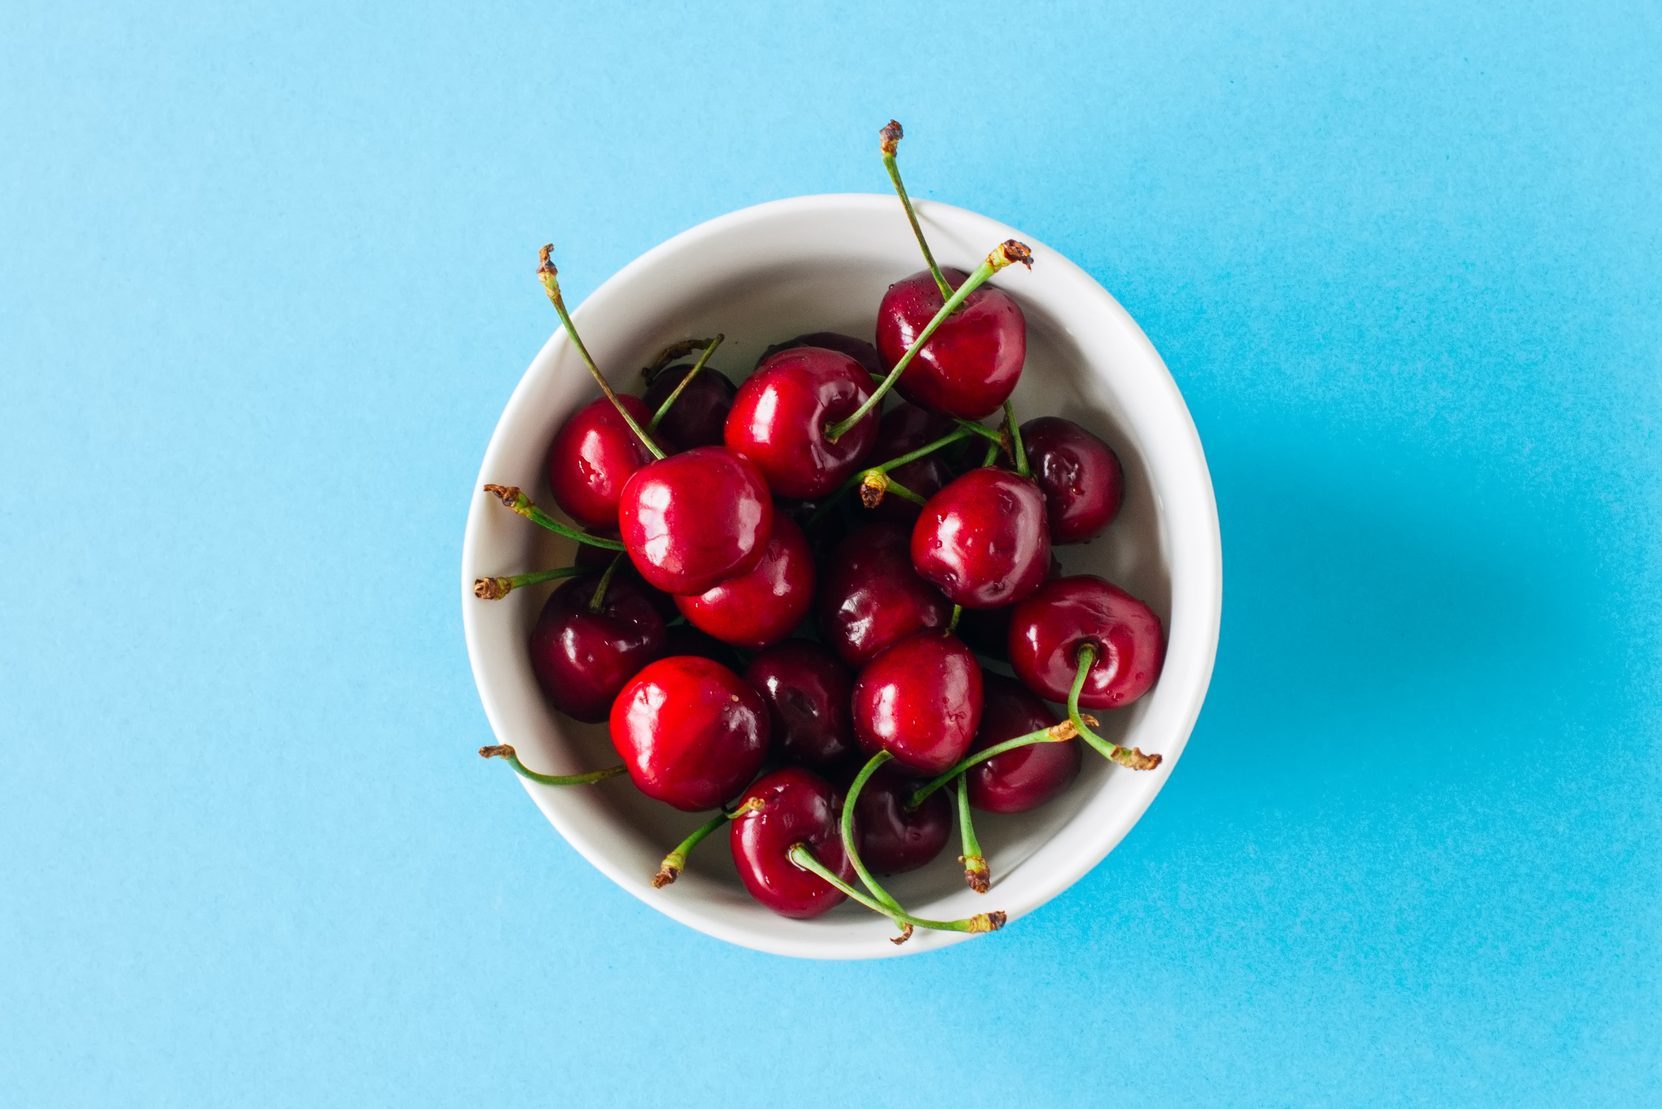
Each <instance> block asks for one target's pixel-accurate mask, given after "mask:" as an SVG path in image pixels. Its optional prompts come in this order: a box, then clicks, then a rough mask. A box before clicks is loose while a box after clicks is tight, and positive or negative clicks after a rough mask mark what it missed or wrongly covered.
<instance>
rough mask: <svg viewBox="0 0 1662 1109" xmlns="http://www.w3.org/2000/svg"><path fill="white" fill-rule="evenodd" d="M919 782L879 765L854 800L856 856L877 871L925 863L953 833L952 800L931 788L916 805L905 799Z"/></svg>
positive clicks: (899, 871) (893, 767)
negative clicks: (857, 849) (858, 849)
mask: <svg viewBox="0 0 1662 1109" xmlns="http://www.w3.org/2000/svg"><path fill="white" fill-rule="evenodd" d="M920 784H921V783H920V782H919V781H918V780H917V779H916V778H913V777H910V776H909V775H907V774H906V773H905V772H904V771H903V770H901V769H899V767H898V766H897V765H895V764H892V763H891V764H889V765H887V766H884V767H883V768H882V769H880V770H878V771H877V773H876V774H874V775H872V777H871V778H870V780H868V781H867V782H866V785H865V788H864V789H862V790H861V791H860V796H859V798H858V799H857V800H856V801H855V803H854V834H855V835H856V837H858V842H859V845H860V857H861V858H863V859H864V860H865V862H866V865H867V866H869V867H871V869H872V871H873V872H874V873H876V874H904V873H905V872H906V871H909V870H917V869H918V868H919V867H922V866H927V865H928V864H929V863H930V862H932V861H933V860H934V858H935V856H936V855H939V854H940V853H941V848H943V847H945V846H946V843H947V840H949V839H951V838H952V805H951V803H950V802H949V801H947V799H946V794H945V793H934V794H931V795H930V796H929V797H927V798H925V799H924V801H923V803H922V804H921V805H918V806H917V807H916V808H909V807H908V806H907V801H908V800H909V799H910V798H911V796H912V794H913V793H914V792H915V791H916V790H917V788H918V786H919V785H920Z"/></svg>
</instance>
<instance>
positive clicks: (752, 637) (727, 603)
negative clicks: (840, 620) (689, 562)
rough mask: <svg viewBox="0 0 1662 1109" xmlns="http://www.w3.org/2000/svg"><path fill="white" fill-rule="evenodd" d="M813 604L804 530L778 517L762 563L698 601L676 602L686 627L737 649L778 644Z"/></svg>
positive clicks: (811, 561) (809, 554)
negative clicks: (709, 635)
mask: <svg viewBox="0 0 1662 1109" xmlns="http://www.w3.org/2000/svg"><path fill="white" fill-rule="evenodd" d="M813 602H814V556H813V552H811V551H809V550H808V541H807V540H806V539H804V538H803V537H802V529H801V528H799V527H797V526H796V525H795V524H793V523H791V520H790V517H788V516H786V515H785V514H784V513H782V512H779V513H775V514H774V517H773V534H772V536H770V537H769V539H768V542H767V547H766V548H765V549H764V550H763V552H762V559H761V561H760V562H758V563H756V565H754V566H752V567H751V568H750V569H748V570H746V571H745V572H744V573H742V574H735V575H734V576H733V577H730V578H728V579H727V580H726V581H723V582H722V583H721V584H719V585H715V586H712V587H710V588H709V589H707V590H705V591H704V592H703V593H700V594H698V595H697V596H696V597H677V598H675V606H676V607H677V608H679V609H680V610H681V615H683V616H685V617H686V618H687V622H688V623H689V624H691V625H692V626H693V627H695V628H698V629H699V630H700V631H705V632H708V633H710V634H711V635H713V636H715V637H716V638H717V639H719V640H721V641H722V642H723V643H731V644H732V645H733V646H735V647H746V648H751V649H755V648H758V647H766V646H768V645H769V644H772V643H778V642H779V641H780V640H781V639H784V638H785V637H786V636H788V635H790V634H791V633H792V632H793V631H795V630H796V627H797V625H798V624H800V623H802V620H803V618H804V617H806V616H807V615H808V608H809V606H810V605H812V604H813Z"/></svg>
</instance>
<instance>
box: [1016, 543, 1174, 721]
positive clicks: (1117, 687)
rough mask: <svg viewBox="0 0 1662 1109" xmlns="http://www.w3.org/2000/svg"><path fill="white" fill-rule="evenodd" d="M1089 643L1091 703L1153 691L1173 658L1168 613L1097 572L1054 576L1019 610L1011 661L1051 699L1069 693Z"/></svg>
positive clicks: (1087, 701)
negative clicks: (1092, 653)
mask: <svg viewBox="0 0 1662 1109" xmlns="http://www.w3.org/2000/svg"><path fill="white" fill-rule="evenodd" d="M1086 643H1089V644H1091V645H1093V646H1094V647H1095V648H1096V650H1097V658H1096V662H1095V663H1093V664H1092V666H1091V669H1090V671H1089V673H1087V674H1086V676H1085V688H1084V689H1083V690H1082V691H1081V692H1080V695H1079V703H1080V704H1081V705H1083V706H1084V707H1086V708H1093V709H1116V708H1120V707H1121V706H1123V705H1129V704H1130V703H1131V702H1132V701H1135V700H1136V699H1137V698H1139V697H1141V696H1142V695H1143V694H1145V693H1147V692H1148V691H1149V688H1150V687H1151V686H1153V685H1154V682H1155V679H1157V678H1158V677H1159V676H1160V667H1161V665H1162V664H1163V663H1164V662H1165V657H1166V635H1165V632H1164V631H1163V630H1161V627H1160V618H1159V617H1158V616H1156V615H1154V611H1153V610H1152V609H1150V608H1149V607H1148V606H1147V605H1145V604H1144V603H1143V602H1141V601H1139V600H1138V599H1137V598H1135V597H1133V596H1132V595H1131V594H1129V593H1127V592H1126V591H1125V590H1123V589H1121V588H1119V587H1118V586H1116V585H1110V584H1109V583H1108V582H1106V581H1104V580H1103V579H1101V578H1099V577H1094V576H1092V575H1090V574H1079V575H1076V576H1074V577H1068V578H1057V579H1056V580H1054V581H1048V582H1046V583H1045V584H1044V585H1042V586H1040V587H1039V590H1038V592H1036V593H1034V594H1033V595H1032V596H1031V597H1029V598H1027V600H1025V601H1023V602H1022V603H1021V604H1019V605H1017V606H1016V611H1015V612H1014V613H1013V614H1011V617H1010V667H1011V669H1013V670H1014V671H1015V672H1016V676H1017V677H1018V678H1020V679H1021V680H1022V682H1023V683H1025V684H1026V686H1027V688H1028V689H1031V690H1032V691H1033V692H1034V693H1037V694H1038V695H1039V696H1041V697H1044V698H1046V699H1048V700H1051V701H1066V700H1067V697H1068V691H1069V690H1070V689H1072V687H1073V679H1074V676H1075V675H1076V674H1077V673H1078V672H1079V662H1078V659H1079V648H1080V646H1081V645H1082V644H1086Z"/></svg>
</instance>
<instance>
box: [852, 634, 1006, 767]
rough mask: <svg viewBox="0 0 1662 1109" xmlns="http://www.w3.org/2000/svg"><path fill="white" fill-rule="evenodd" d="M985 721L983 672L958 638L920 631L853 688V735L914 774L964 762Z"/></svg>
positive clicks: (876, 663) (863, 673)
mask: <svg viewBox="0 0 1662 1109" xmlns="http://www.w3.org/2000/svg"><path fill="white" fill-rule="evenodd" d="M980 723H981V667H980V666H978V665H977V664H976V661H975V656H974V655H973V654H971V653H970V649H969V648H968V647H966V646H964V645H963V643H961V642H959V640H958V639H957V638H956V637H955V636H951V635H945V634H942V633H940V632H935V631H927V632H919V633H917V634H916V635H913V636H909V637H908V638H906V639H902V640H901V641H900V642H898V643H896V644H894V645H893V646H891V647H889V648H888V649H887V650H885V651H884V652H883V653H882V654H880V655H878V656H877V657H876V658H875V659H873V660H872V661H871V662H870V663H868V664H867V665H866V667H865V669H864V670H861V671H860V676H859V677H858V678H856V679H855V682H854V734H855V736H856V737H857V738H858V739H859V741H860V746H861V747H862V748H864V749H865V750H866V751H868V752H876V751H880V750H881V751H887V752H889V753H890V754H892V755H893V756H894V758H895V761H896V762H897V763H899V764H900V765H901V766H904V767H905V768H906V769H908V770H910V771H912V772H913V773H915V774H924V775H932V774H939V773H940V772H941V771H943V770H945V769H946V768H947V767H949V766H951V765H952V764H953V763H955V762H957V761H958V760H959V759H961V758H963V757H964V752H966V751H968V750H969V746H970V742H971V741H972V740H973V739H974V738H975V730H976V728H977V727H979V726H980Z"/></svg>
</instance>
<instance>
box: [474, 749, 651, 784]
mask: <svg viewBox="0 0 1662 1109" xmlns="http://www.w3.org/2000/svg"><path fill="white" fill-rule="evenodd" d="M479 755H480V757H481V758H487V759H502V760H504V761H505V762H507V764H508V765H509V766H511V767H513V768H514V773H515V774H518V775H519V776H520V777H521V778H526V779H529V780H530V781H533V782H541V783H542V784H543V785H545V786H585V785H588V784H589V783H590V782H604V781H605V780H606V779H607V778H615V777H617V776H618V775H619V774H624V773H627V771H626V770H625V768H624V767H622V766H608V767H607V768H606V769H604V770H590V771H588V772H587V773H585V774H539V773H537V772H536V771H535V770H527V769H526V768H525V764H524V763H522V762H520V761H519V755H517V754H515V752H514V749H513V748H512V747H510V746H509V745H508V744H506V743H499V744H497V745H496V746H494V747H481V748H479Z"/></svg>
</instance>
